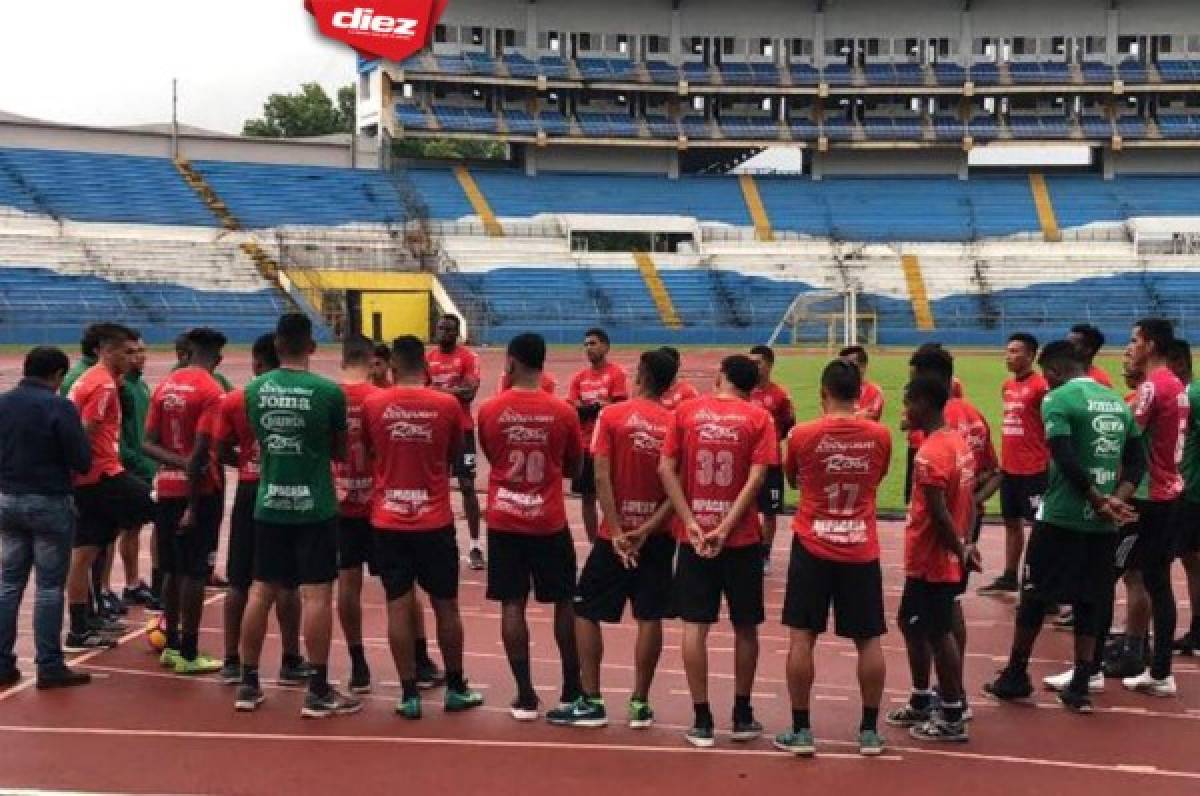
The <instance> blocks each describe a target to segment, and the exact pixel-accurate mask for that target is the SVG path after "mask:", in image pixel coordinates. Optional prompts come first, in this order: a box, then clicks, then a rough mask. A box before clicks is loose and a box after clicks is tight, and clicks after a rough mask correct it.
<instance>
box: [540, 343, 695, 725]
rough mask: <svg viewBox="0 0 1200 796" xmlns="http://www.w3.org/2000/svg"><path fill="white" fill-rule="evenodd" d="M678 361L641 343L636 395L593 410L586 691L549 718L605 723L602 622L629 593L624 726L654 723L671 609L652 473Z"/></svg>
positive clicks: (583, 618) (583, 649)
mask: <svg viewBox="0 0 1200 796" xmlns="http://www.w3.org/2000/svg"><path fill="white" fill-rule="evenodd" d="M678 366H679V365H678V362H677V361H676V360H674V359H672V358H671V356H670V355H669V354H667V353H666V352H665V351H663V350H661V349H659V350H658V351H647V352H646V353H644V354H642V357H641V360H640V361H639V363H638V372H637V378H636V381H635V387H636V389H637V395H636V396H635V397H634V398H633V399H632V400H629V401H623V402H621V403H619V404H613V405H612V406H606V407H605V408H604V409H602V410H600V416H599V417H598V418H597V419H596V432H595V435H594V436H593V439H592V455H593V456H594V457H595V462H596V492H597V497H598V498H599V501H600V509H601V512H602V522H601V523H600V531H599V534H598V536H597V539H596V543H595V545H593V546H592V550H591V553H590V554H589V555H588V559H587V563H586V564H585V565H584V567H583V574H582V575H580V578H579V596H578V597H576V599H575V615H576V619H575V638H576V640H577V642H578V644H579V658H580V663H581V665H582V679H583V695H582V696H581V697H580V698H579V699H578V700H576V701H575V703H574V704H572V705H569V706H567V707H565V708H561V709H559V710H552V711H550V712H549V713H548V714H547V716H546V718H547V720H548V721H549V722H550V723H551V724H565V725H570V726H572V727H602V726H604V725H606V724H607V723H608V713H607V710H606V709H605V705H604V697H603V695H602V694H601V692H600V664H601V660H602V658H603V656H604V639H603V635H602V633H601V630H600V623H601V622H609V623H613V624H616V623H619V622H620V621H621V615H622V614H623V613H624V611H625V603H626V602H629V603H631V604H632V606H633V617H634V619H636V620H637V640H636V642H635V645H634V686H633V695H632V696H631V697H630V699H629V726H630V727H632V728H633V729H644V728H646V727H650V726H651V725H652V724H653V723H654V711H653V710H651V709H650V702H649V694H650V684H651V682H652V680H653V679H654V670H655V667H657V666H658V659H659V655H660V654H661V653H662V620H663V619H664V618H666V617H667V616H668V615H669V614H670V602H671V569H672V565H673V563H674V560H675V541H674V539H673V538H672V537H671V534H670V533H669V531H668V528H667V527H666V520H667V517H668V516H669V515H670V511H671V506H670V503H669V502H668V501H667V499H666V493H665V492H663V487H662V481H661V480H660V479H659V477H658V460H659V456H660V454H661V452H662V443H663V438H664V437H666V435H667V428H668V426H669V425H670V423H671V412H670V410H668V409H667V408H666V407H664V406H663V405H662V402H661V398H662V395H663V393H664V391H665V390H666V389H667V388H668V387H669V386H670V384H671V383H672V382H673V381H674V379H675V374H676V369H677V368H678Z"/></svg>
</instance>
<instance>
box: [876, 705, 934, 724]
mask: <svg viewBox="0 0 1200 796" xmlns="http://www.w3.org/2000/svg"><path fill="white" fill-rule="evenodd" d="M931 707H932V705H931ZM931 707H930V708H925V709H924V710H921V709H920V708H915V707H913V705H912V703H911V702H907V703H905V705H904V707H902V708H896V709H895V710H893V711H891V712H890V713H888V714H887V716H885V717H884V721H886V722H887V723H888V724H890V725H891V726H893V727H915V726H917V725H918V724H924V723H925V722H927V721H929V719H930V717H931V716H932V715H933V711H932V710H931Z"/></svg>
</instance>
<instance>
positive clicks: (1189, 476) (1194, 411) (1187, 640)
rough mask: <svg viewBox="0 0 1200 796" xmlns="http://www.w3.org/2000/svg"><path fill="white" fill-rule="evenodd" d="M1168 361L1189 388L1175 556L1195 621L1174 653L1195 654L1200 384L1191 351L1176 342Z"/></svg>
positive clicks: (1199, 577) (1198, 632)
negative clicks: (1185, 584)
mask: <svg viewBox="0 0 1200 796" xmlns="http://www.w3.org/2000/svg"><path fill="white" fill-rule="evenodd" d="M1167 362H1168V364H1169V365H1170V367H1171V370H1172V371H1173V372H1174V373H1175V376H1176V377H1178V379H1179V380H1180V381H1181V382H1183V384H1184V385H1186V386H1187V394H1188V431H1187V439H1186V440H1185V441H1184V443H1183V459H1182V461H1181V462H1180V464H1179V470H1180V473H1181V474H1182V475H1183V495H1182V496H1181V498H1180V500H1179V505H1178V506H1177V507H1176V509H1175V553H1176V555H1178V556H1179V562H1180V563H1181V564H1182V565H1183V569H1184V572H1185V573H1186V574H1187V584H1188V596H1189V602H1190V603H1191V606H1192V622H1191V626H1190V627H1189V629H1188V631H1187V632H1186V633H1184V634H1183V636H1181V637H1180V638H1179V639H1177V640H1176V641H1175V651H1176V652H1177V653H1179V654H1181V655H1194V654H1195V653H1196V651H1197V650H1200V382H1197V381H1194V380H1193V378H1192V349H1191V346H1189V345H1188V343H1187V341H1186V340H1179V339H1176V340H1175V342H1174V343H1173V344H1172V345H1171V347H1170V348H1169V349H1168V351H1167Z"/></svg>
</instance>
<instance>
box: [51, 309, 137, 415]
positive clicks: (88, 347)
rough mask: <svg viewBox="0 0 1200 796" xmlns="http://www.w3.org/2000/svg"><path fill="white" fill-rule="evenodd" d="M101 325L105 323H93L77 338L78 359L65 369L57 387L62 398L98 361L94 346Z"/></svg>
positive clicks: (98, 343)
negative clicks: (61, 381)
mask: <svg viewBox="0 0 1200 796" xmlns="http://www.w3.org/2000/svg"><path fill="white" fill-rule="evenodd" d="M103 326H105V324H102V323H93V324H91V325H90V326H87V327H85V328H84V330H83V334H82V335H81V336H80V338H79V359H77V360H75V364H74V365H72V366H71V369H70V370H68V371H67V375H66V376H65V377H64V378H63V383H62V386H61V387H59V388H58V394H59V395H61V396H63V397H64V398H66V397H67V396H68V395H70V394H71V388H72V387H74V386H75V382H77V381H79V377H80V376H82V375H83V374H84V373H86V372H87V371H88V369H89V368H92V367H94V366H95V365H96V363H97V362H98V361H99V358H98V356H97V354H96V348H97V346H99V345H100V333H101V331H102V327H103ZM130 332H131V333H132V332H133V330H132V329H131V330H130Z"/></svg>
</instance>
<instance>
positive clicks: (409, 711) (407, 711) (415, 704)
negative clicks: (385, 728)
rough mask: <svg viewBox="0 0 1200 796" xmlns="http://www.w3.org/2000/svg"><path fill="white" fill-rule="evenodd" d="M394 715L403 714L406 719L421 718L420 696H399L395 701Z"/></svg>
mask: <svg viewBox="0 0 1200 796" xmlns="http://www.w3.org/2000/svg"><path fill="white" fill-rule="evenodd" d="M396 715H398V716H403V717H404V718H406V719H419V718H421V697H419V696H415V697H409V698H408V699H405V698H404V697H401V698H400V699H398V700H397V701H396Z"/></svg>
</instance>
